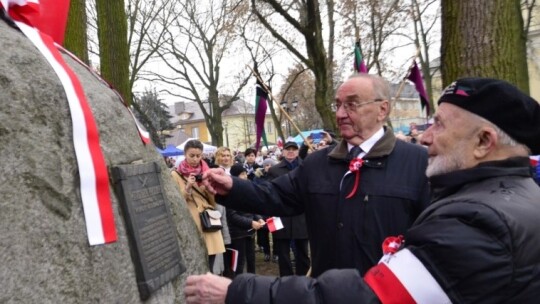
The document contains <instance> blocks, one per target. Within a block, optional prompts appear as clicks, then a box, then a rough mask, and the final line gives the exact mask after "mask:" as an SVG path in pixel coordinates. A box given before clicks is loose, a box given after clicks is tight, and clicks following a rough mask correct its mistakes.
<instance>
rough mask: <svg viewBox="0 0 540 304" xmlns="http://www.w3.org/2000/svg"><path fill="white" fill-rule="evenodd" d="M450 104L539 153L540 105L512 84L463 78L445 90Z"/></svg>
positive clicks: (445, 96)
mask: <svg viewBox="0 0 540 304" xmlns="http://www.w3.org/2000/svg"><path fill="white" fill-rule="evenodd" d="M443 102H448V103H451V104H453V105H456V106H458V107H460V108H462V109H464V110H467V111H469V112H471V113H474V114H476V115H478V116H480V117H483V118H484V119H486V120H488V121H490V122H491V123H493V124H494V125H496V126H497V127H499V128H500V129H501V130H503V131H504V132H506V134H508V135H510V137H512V138H513V139H514V140H516V141H518V142H519V143H521V144H524V145H526V146H527V147H529V149H531V152H532V154H540V105H539V104H538V102H537V101H536V100H534V99H532V98H531V97H529V96H528V95H527V94H525V93H523V92H521V91H520V90H519V89H518V88H516V87H515V86H513V85H511V84H510V83H508V82H506V81H503V80H498V79H491V78H462V79H458V80H456V81H454V82H453V83H452V84H450V85H449V86H448V87H447V88H446V89H444V91H443V93H442V96H441V98H440V99H439V104H441V103H443Z"/></svg>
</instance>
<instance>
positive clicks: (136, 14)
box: [127, 0, 177, 91]
mask: <svg viewBox="0 0 540 304" xmlns="http://www.w3.org/2000/svg"><path fill="white" fill-rule="evenodd" d="M176 2H177V1H175V0H152V1H144V0H127V14H128V44H129V46H130V64H129V66H130V75H129V87H130V89H131V90H132V91H133V86H134V84H135V82H137V81H138V80H140V79H146V78H147V76H148V75H146V74H145V73H144V69H145V67H146V66H147V65H148V63H150V62H151V60H152V59H156V58H157V57H158V56H157V51H158V48H159V47H161V45H162V44H163V40H164V39H165V33H166V29H167V28H168V27H169V26H171V24H172V22H173V20H174V19H175V18H176V15H175V14H174V13H175V10H174V7H175V5H176Z"/></svg>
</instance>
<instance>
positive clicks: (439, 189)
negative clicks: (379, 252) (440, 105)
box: [227, 158, 540, 304]
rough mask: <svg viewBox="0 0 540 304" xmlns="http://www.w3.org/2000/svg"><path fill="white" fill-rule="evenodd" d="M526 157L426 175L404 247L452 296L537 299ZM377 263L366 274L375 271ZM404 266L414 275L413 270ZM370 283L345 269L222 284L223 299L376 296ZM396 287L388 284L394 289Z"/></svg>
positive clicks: (538, 264)
mask: <svg viewBox="0 0 540 304" xmlns="http://www.w3.org/2000/svg"><path fill="white" fill-rule="evenodd" d="M527 162H528V160H527V159H526V158H515V159H509V160H506V161H498V162H489V163H483V164H481V165H480V166H478V167H476V168H472V169H467V170H462V171H456V172H452V173H450V174H444V175H440V176H436V177H434V178H432V179H431V182H432V186H433V189H434V191H433V193H434V198H433V203H432V205H430V207H429V208H428V209H426V210H425V211H424V212H423V213H422V215H420V217H419V218H418V220H417V221H416V222H415V223H414V226H413V227H412V228H411V229H410V230H409V233H408V237H407V238H406V240H405V244H406V247H405V248H406V250H409V251H410V252H412V253H413V254H414V256H415V257H416V258H417V259H418V260H420V261H421V263H422V265H423V266H424V267H425V268H426V269H427V270H428V273H429V275H431V276H432V277H433V278H434V279H435V281H436V282H437V283H438V284H439V286H440V287H442V290H443V292H444V293H445V294H446V296H447V297H448V299H449V300H450V301H451V302H452V303H486V304H487V303H490V304H491V303H530V304H533V303H538V299H539V298H540V233H538V231H540V188H539V187H538V186H536V185H535V183H534V181H533V180H532V179H531V178H530V174H529V172H528V168H527ZM400 252H401V251H400ZM398 253H399V252H398ZM379 266H380V264H379V265H377V266H375V267H374V268H373V269H372V270H370V272H369V273H368V276H370V275H372V274H374V276H377V273H378V272H377V268H379ZM409 269H410V272H411V273H412V276H411V278H412V280H415V279H417V278H416V276H415V275H414V272H415V271H417V269H415V268H409ZM379 273H380V272H379ZM401 279H402V278H400V280H401ZM421 284H422V285H420V286H421V287H422V286H424V285H423V284H424V282H422V283H421ZM370 286H372V285H368V284H366V281H364V280H363V279H362V278H361V276H360V274H359V272H358V271H356V270H352V269H349V270H347V269H345V270H330V271H327V272H325V273H324V274H322V275H321V276H319V277H318V278H317V279H314V278H306V277H290V278H270V277H256V276H253V275H247V276H246V275H243V276H240V277H237V278H236V279H235V280H234V281H233V283H232V284H231V285H230V286H229V292H228V293H227V303H239V304H241V303H356V304H364V303H379V297H378V296H381V297H383V296H384V294H383V293H379V295H376V294H375V293H374V292H373V289H372V288H371V287H370ZM424 288H425V289H428V288H429V287H428V286H424ZM395 290H396V289H395V288H394V287H392V288H388V289H387V291H388V294H394V296H395V294H396V292H395ZM404 302H405V301H399V299H398V300H397V301H396V303H404ZM428 302H429V303H441V301H440V298H432V299H429V300H428Z"/></svg>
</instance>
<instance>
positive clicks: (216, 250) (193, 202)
mask: <svg viewBox="0 0 540 304" xmlns="http://www.w3.org/2000/svg"><path fill="white" fill-rule="evenodd" d="M202 151H203V145H202V143H201V142H200V141H198V140H190V141H188V142H187V143H186V145H185V147H184V155H185V159H184V160H183V161H181V162H180V164H179V165H178V167H177V168H176V170H174V171H172V177H173V179H174V180H175V181H176V182H177V183H178V185H179V186H180V191H181V193H182V195H183V196H184V198H185V200H186V203H187V205H188V209H189V211H190V213H191V217H192V218H193V220H194V221H195V224H196V225H197V228H198V229H199V232H200V233H201V234H202V235H203V238H204V241H205V243H206V248H207V249H208V263H209V267H210V270H212V269H213V266H214V260H215V257H216V254H220V253H223V252H225V244H224V242H223V236H222V234H221V231H214V232H206V231H203V229H202V225H201V219H200V215H199V214H200V213H201V212H203V211H204V210H205V209H213V210H215V209H216V207H217V204H216V202H215V200H214V195H212V194H211V193H210V192H208V191H207V190H206V188H205V186H204V185H202V180H201V179H200V177H201V175H202V174H203V173H204V172H205V171H206V170H208V165H207V164H206V162H204V161H202ZM222 222H224V219H223V218H222Z"/></svg>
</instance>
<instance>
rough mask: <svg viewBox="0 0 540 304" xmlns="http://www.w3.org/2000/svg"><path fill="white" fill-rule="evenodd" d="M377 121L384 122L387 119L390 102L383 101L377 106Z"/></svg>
mask: <svg viewBox="0 0 540 304" xmlns="http://www.w3.org/2000/svg"><path fill="white" fill-rule="evenodd" d="M379 109H380V111H379V116H378V118H379V121H385V120H386V119H387V118H388V116H389V115H388V114H389V113H388V112H389V111H390V101H388V100H383V101H382V102H381V103H380V104H379Z"/></svg>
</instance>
